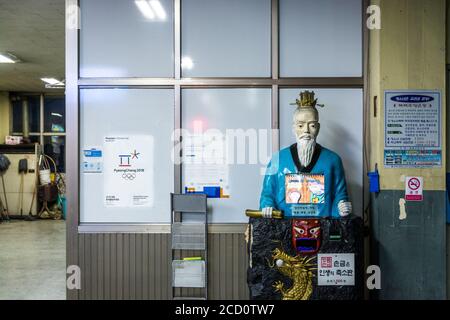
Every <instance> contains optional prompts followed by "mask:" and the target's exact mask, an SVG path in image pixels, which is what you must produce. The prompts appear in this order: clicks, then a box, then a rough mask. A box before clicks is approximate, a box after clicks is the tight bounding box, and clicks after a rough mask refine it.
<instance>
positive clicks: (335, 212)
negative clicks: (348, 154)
mask: <svg viewBox="0 0 450 320" xmlns="http://www.w3.org/2000/svg"><path fill="white" fill-rule="evenodd" d="M333 181H334V186H333V187H334V199H333V209H332V216H333V218H340V215H339V209H338V203H339V202H340V201H341V200H344V201H348V194H347V183H346V181H345V171H344V166H343V165H342V160H341V159H340V158H339V157H338V158H337V160H336V165H335V166H333Z"/></svg>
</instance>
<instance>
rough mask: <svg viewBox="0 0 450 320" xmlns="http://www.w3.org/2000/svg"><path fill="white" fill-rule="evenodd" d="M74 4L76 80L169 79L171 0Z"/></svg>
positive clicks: (86, 0) (97, 0) (107, 0)
mask: <svg viewBox="0 0 450 320" xmlns="http://www.w3.org/2000/svg"><path fill="white" fill-rule="evenodd" d="M138 4H139V5H138ZM80 6H81V29H80V76H81V77H173V74H174V72H173V70H174V67H173V65H174V62H173V61H174V58H173V57H174V55H173V0H156V1H155V0H152V1H147V2H146V1H143V0H138V1H133V0H81V1H80Z"/></svg>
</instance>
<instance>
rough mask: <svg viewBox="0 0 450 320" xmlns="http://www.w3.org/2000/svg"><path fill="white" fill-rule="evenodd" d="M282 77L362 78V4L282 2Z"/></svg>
mask: <svg viewBox="0 0 450 320" xmlns="http://www.w3.org/2000/svg"><path fill="white" fill-rule="evenodd" d="M279 4H280V21H279V22H280V75H281V76H282V77H360V76H361V75H362V7H361V5H362V1H361V0H338V1H336V0H280V2H279Z"/></svg>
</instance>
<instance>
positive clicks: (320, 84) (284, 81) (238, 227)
mask: <svg viewBox="0 0 450 320" xmlns="http://www.w3.org/2000/svg"><path fill="white" fill-rule="evenodd" d="M173 1H174V6H173V9H174V53H173V56H174V68H175V72H174V73H175V74H174V76H173V77H171V78H126V77H125V78H82V77H80V66H79V45H80V42H79V30H78V28H79V26H75V27H74V26H66V110H67V111H66V134H67V140H66V144H67V145H70V146H71V147H70V148H67V152H66V159H67V164H66V167H67V176H68V179H67V181H68V190H69V194H68V199H69V200H68V201H69V202H70V205H69V206H68V207H69V208H71V210H73V211H74V212H72V214H70V215H69V216H70V218H69V219H68V227H69V228H68V231H69V232H73V233H74V234H78V233H103V232H120V231H122V232H136V233H141V232H147V233H148V232H155V233H158V232H160V233H170V228H169V229H167V226H165V225H145V224H141V225H130V224H127V223H126V222H124V223H122V224H103V223H98V224H92V223H91V224H80V216H79V213H80V212H79V208H80V206H79V194H78V190H79V187H80V186H79V179H80V170H79V150H80V147H81V146H80V141H79V127H78V125H79V123H78V122H79V89H81V88H86V87H89V88H102V87H118V86H121V87H171V88H173V89H174V94H175V99H174V100H175V101H174V104H175V119H174V123H175V130H176V129H181V114H182V102H181V89H182V88H260V87H269V88H271V89H272V106H271V126H272V129H275V130H274V131H273V132H274V133H273V136H272V150H273V151H278V150H279V146H280V141H279V139H280V135H279V133H278V132H277V131H276V130H277V129H279V90H280V89H282V88H292V87H302V88H358V89H362V90H363V99H364V100H363V106H362V107H363V113H365V112H366V110H367V108H368V105H369V103H368V100H367V83H368V77H367V70H368V66H367V63H368V30H367V28H366V25H365V17H366V8H367V7H368V6H369V1H368V0H361V2H362V10H361V16H362V24H361V28H362V30H363V31H362V40H361V41H362V52H361V54H362V75H361V76H360V77H359V76H358V77H296V78H282V77H280V70H279V69H280V68H279V65H280V61H279V32H280V28H279V2H280V1H282V0H271V67H270V69H271V75H270V77H269V78H221V77H217V78H200V77H199V78H197V77H196V78H183V77H182V72H181V53H182V52H181V31H182V30H181V2H182V1H189V0H173ZM73 7H77V8H78V9H79V10H78V12H81V10H80V7H79V0H67V1H66V11H67V12H73V11H74V10H73ZM78 14H80V13H78ZM78 20H79V19H78ZM180 139H181V137H180V136H178V137H176V138H175V139H174V140H175V141H174V144H177V143H178V142H179V140H180ZM363 139H364V137H363ZM363 141H364V140H363ZM361 152H362V153H363V159H366V158H365V154H364V151H363V150H361ZM364 161H365V160H364ZM362 174H364V173H362ZM174 191H175V192H181V191H182V185H181V166H180V165H177V164H174ZM363 194H364V190H363ZM212 226H213V229H212V230H216V231H217V232H220V233H222V232H225V233H227V232H232V233H236V232H237V233H241V232H244V230H245V224H242V223H232V222H230V223H225V224H213V225H212Z"/></svg>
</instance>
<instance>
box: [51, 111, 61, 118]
mask: <svg viewBox="0 0 450 320" xmlns="http://www.w3.org/2000/svg"><path fill="white" fill-rule="evenodd" d="M52 116H55V117H60V118H62V117H63V116H62V114H59V113H56V112H52Z"/></svg>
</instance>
